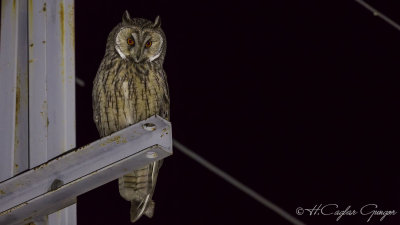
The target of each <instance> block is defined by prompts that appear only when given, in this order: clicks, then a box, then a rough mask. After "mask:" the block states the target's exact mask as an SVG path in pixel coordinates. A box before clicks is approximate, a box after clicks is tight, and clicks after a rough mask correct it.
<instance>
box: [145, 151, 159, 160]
mask: <svg viewBox="0 0 400 225" xmlns="http://www.w3.org/2000/svg"><path fill="white" fill-rule="evenodd" d="M157 156H158V155H157V152H147V153H146V157H147V158H149V159H154V158H157Z"/></svg>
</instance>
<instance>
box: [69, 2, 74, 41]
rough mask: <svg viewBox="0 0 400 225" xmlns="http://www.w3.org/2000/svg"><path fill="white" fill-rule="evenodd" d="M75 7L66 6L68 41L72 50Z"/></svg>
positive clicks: (71, 5)
mask: <svg viewBox="0 0 400 225" xmlns="http://www.w3.org/2000/svg"><path fill="white" fill-rule="evenodd" d="M74 12H75V6H74V5H73V4H69V5H68V26H69V31H70V40H71V45H72V48H75V13H74Z"/></svg>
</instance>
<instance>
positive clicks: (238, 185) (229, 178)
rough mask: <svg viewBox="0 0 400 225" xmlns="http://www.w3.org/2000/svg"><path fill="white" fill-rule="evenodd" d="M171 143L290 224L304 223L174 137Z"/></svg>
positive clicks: (302, 224)
mask: <svg viewBox="0 0 400 225" xmlns="http://www.w3.org/2000/svg"><path fill="white" fill-rule="evenodd" d="M173 145H174V147H175V148H177V149H178V150H179V151H181V152H182V153H184V154H185V155H187V156H189V157H190V158H191V159H193V160H194V161H196V162H198V163H200V164H201V165H202V166H204V167H205V168H207V169H209V170H210V171H212V172H213V173H215V174H216V175H218V176H219V177H221V178H222V179H224V180H225V181H227V182H228V183H230V184H232V185H233V186H235V187H236V188H238V189H239V190H241V191H243V192H244V193H246V194H247V195H249V196H250V197H252V198H253V199H254V200H256V201H258V202H259V203H261V204H263V205H264V206H265V207H267V208H269V209H271V210H272V211H274V212H275V213H277V214H278V215H280V216H281V217H283V218H285V219H286V220H288V221H289V222H291V223H292V224H295V225H305V223H303V222H301V221H300V220H298V219H296V218H295V217H293V216H292V215H290V214H289V213H288V212H286V211H285V210H283V209H282V208H280V207H279V206H277V205H275V204H274V203H272V202H271V201H269V200H268V199H266V198H264V197H263V196H261V195H260V194H258V193H257V192H255V191H254V190H252V189H251V188H249V187H247V186H246V185H245V184H243V183H241V182H240V181H238V180H236V179H235V178H233V177H232V176H231V175H229V174H227V173H225V172H224V171H222V170H221V169H219V168H218V167H216V166H214V165H213V164H211V163H210V162H208V161H207V160H205V159H204V158H203V157H201V156H199V155H197V154H196V153H194V152H193V151H192V150H190V149H189V148H187V147H185V146H184V145H182V144H181V143H179V142H178V141H176V140H175V139H174V143H173Z"/></svg>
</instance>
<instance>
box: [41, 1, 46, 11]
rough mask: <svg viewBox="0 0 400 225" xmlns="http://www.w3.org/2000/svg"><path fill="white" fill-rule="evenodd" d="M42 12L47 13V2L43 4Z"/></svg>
mask: <svg viewBox="0 0 400 225" xmlns="http://www.w3.org/2000/svg"><path fill="white" fill-rule="evenodd" d="M42 10H43V12H46V2H45V3H44V4H43V8H42Z"/></svg>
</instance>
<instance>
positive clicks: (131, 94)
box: [92, 11, 169, 222]
mask: <svg viewBox="0 0 400 225" xmlns="http://www.w3.org/2000/svg"><path fill="white" fill-rule="evenodd" d="M160 26H161V21H160V18H159V17H157V18H156V19H155V21H154V22H153V21H149V20H146V19H141V18H131V17H130V15H129V13H128V11H125V13H124V14H123V16H122V22H121V23H119V24H118V25H117V26H115V27H114V28H113V30H112V31H111V32H110V34H109V36H108V39H107V44H106V52H105V55H104V58H103V60H102V61H101V64H100V67H99V69H98V71H97V74H96V78H95V80H94V83H93V93H92V98H93V119H94V121H95V123H96V126H97V130H98V131H99V133H100V136H102V137H103V136H107V135H109V134H111V133H113V132H116V131H118V130H121V129H123V128H125V127H127V126H129V125H131V124H134V123H137V122H139V121H142V120H145V119H147V118H149V117H151V116H153V115H159V116H161V117H163V118H164V119H166V120H169V92H168V84H167V77H166V74H165V71H164V69H163V62H164V57H165V52H166V47H167V43H166V39H165V34H164V32H163V30H162V29H161V27H160ZM161 163H162V161H156V162H154V163H151V164H150V165H147V166H145V167H143V168H140V169H138V170H134V171H132V172H130V173H128V174H125V175H124V176H123V177H120V178H119V179H118V186H119V192H120V195H121V196H122V197H123V198H124V199H125V200H127V201H130V202H131V212H130V213H131V222H135V221H136V220H138V219H139V218H140V217H141V216H142V215H143V214H145V215H146V216H148V217H152V216H153V213H154V202H153V200H152V196H153V193H154V188H155V185H156V181H157V175H158V171H159V168H160V166H161Z"/></svg>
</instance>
